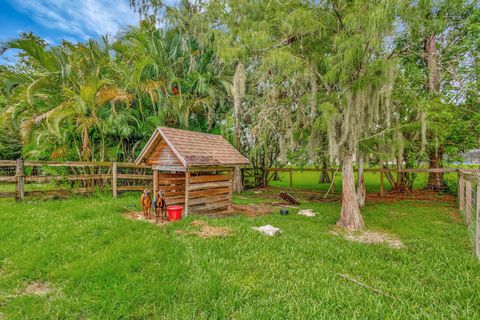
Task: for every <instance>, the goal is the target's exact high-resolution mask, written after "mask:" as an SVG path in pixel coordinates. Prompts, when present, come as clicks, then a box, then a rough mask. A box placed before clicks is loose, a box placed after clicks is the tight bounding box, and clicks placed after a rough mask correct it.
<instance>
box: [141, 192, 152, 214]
mask: <svg viewBox="0 0 480 320" xmlns="http://www.w3.org/2000/svg"><path fill="white" fill-rule="evenodd" d="M140 204H141V205H142V209H143V216H144V217H145V219H150V208H151V207H152V198H151V197H150V190H148V189H145V190H143V193H142V196H141V197H140Z"/></svg>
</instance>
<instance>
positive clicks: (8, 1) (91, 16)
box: [0, 0, 138, 64]
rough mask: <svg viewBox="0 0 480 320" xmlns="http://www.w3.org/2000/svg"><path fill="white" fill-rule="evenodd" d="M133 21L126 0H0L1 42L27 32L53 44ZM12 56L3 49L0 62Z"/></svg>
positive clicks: (98, 33)
mask: <svg viewBox="0 0 480 320" xmlns="http://www.w3.org/2000/svg"><path fill="white" fill-rule="evenodd" d="M134 24H138V16H137V14H135V13H134V12H133V10H132V9H131V8H130V6H129V2H128V0H0V43H1V42H5V41H9V40H12V39H15V38H16V37H18V35H19V34H20V33H21V32H30V31H32V32H33V33H34V34H35V35H37V36H40V37H41V38H43V39H45V40H46V41H47V43H49V44H52V45H55V44H59V43H60V41H61V40H62V39H65V40H69V41H73V42H78V41H85V40H87V39H89V38H100V37H101V36H102V35H110V36H114V35H115V34H116V33H117V32H118V31H120V30H121V29H122V28H125V27H126V26H128V25H134ZM14 55H15V52H14V50H10V51H7V52H5V53H4V54H3V55H2V56H0V64H10V63H11V61H12V59H14Z"/></svg>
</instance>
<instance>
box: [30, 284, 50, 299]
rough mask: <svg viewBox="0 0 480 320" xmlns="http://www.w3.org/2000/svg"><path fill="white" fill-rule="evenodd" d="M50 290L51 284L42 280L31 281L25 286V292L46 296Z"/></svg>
mask: <svg viewBox="0 0 480 320" xmlns="http://www.w3.org/2000/svg"><path fill="white" fill-rule="evenodd" d="M51 291H52V289H51V286H50V285H49V284H48V283H46V282H42V281H35V282H32V283H30V284H29V285H28V286H27V287H26V288H25V294H33V295H37V296H46V295H47V294H49V293H50V292H51Z"/></svg>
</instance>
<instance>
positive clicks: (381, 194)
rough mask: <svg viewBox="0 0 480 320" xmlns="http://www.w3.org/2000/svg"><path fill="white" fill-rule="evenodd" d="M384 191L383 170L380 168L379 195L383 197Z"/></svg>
mask: <svg viewBox="0 0 480 320" xmlns="http://www.w3.org/2000/svg"><path fill="white" fill-rule="evenodd" d="M384 193H385V189H384V184H383V170H382V169H380V197H383V195H384Z"/></svg>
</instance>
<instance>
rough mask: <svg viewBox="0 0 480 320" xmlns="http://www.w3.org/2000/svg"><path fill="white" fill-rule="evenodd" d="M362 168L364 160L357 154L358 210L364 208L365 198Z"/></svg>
mask: <svg viewBox="0 0 480 320" xmlns="http://www.w3.org/2000/svg"><path fill="white" fill-rule="evenodd" d="M363 166H364V158H363V155H362V154H360V153H359V155H358V181H357V198H358V206H359V207H360V208H363V207H365V197H366V194H367V191H366V189H365V179H364V175H363Z"/></svg>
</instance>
